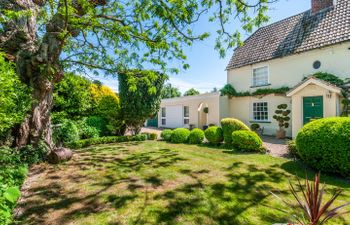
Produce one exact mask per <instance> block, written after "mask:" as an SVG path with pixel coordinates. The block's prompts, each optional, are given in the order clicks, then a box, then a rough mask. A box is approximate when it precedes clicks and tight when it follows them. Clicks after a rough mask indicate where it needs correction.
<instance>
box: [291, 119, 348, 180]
mask: <svg viewBox="0 0 350 225" xmlns="http://www.w3.org/2000/svg"><path fill="white" fill-rule="evenodd" d="M296 145H297V151H298V154H299V155H300V158H301V159H302V160H303V161H304V162H306V163H307V164H309V165H310V166H312V167H314V168H316V169H317V170H321V171H325V172H331V173H338V174H341V175H343V176H345V177H350V163H349V162H350V118H349V117H333V118H325V119H319V120H314V121H312V122H310V123H308V124H306V125H305V126H304V127H303V128H302V129H301V130H300V131H299V133H298V135H297V137H296Z"/></svg>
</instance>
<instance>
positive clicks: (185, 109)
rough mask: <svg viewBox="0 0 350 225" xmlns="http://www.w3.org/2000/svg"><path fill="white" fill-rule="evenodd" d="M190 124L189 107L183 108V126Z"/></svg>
mask: <svg viewBox="0 0 350 225" xmlns="http://www.w3.org/2000/svg"><path fill="white" fill-rule="evenodd" d="M189 123H190V107H188V106H184V124H185V125H187V124H189Z"/></svg>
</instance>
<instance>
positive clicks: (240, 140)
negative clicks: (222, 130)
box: [232, 130, 262, 151]
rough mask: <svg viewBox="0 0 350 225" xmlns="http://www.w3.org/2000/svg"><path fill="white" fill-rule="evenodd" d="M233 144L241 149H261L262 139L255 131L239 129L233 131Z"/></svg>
mask: <svg viewBox="0 0 350 225" xmlns="http://www.w3.org/2000/svg"><path fill="white" fill-rule="evenodd" d="M232 145H233V147H235V148H237V149H239V150H245V151H261V150H262V140H261V138H260V137H259V135H257V134H256V133H255V132H253V131H250V130H238V131H234V132H233V133H232Z"/></svg>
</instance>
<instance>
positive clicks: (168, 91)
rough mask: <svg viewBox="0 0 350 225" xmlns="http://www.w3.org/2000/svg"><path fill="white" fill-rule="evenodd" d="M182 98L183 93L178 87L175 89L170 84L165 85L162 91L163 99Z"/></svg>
mask: <svg viewBox="0 0 350 225" xmlns="http://www.w3.org/2000/svg"><path fill="white" fill-rule="evenodd" d="M180 96H181V92H180V90H179V89H178V88H177V87H173V86H172V85H171V84H170V83H168V84H166V85H164V87H163V89H162V98H176V97H180Z"/></svg>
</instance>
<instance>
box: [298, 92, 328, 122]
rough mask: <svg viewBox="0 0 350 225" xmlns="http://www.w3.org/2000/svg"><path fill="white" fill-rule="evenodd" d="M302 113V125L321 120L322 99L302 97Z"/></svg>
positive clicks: (318, 97)
mask: <svg viewBox="0 0 350 225" xmlns="http://www.w3.org/2000/svg"><path fill="white" fill-rule="evenodd" d="M303 111H304V116H303V118H304V124H306V123H308V122H310V121H311V120H315V119H320V118H323V97H322V96H316V97H304V99H303Z"/></svg>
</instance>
